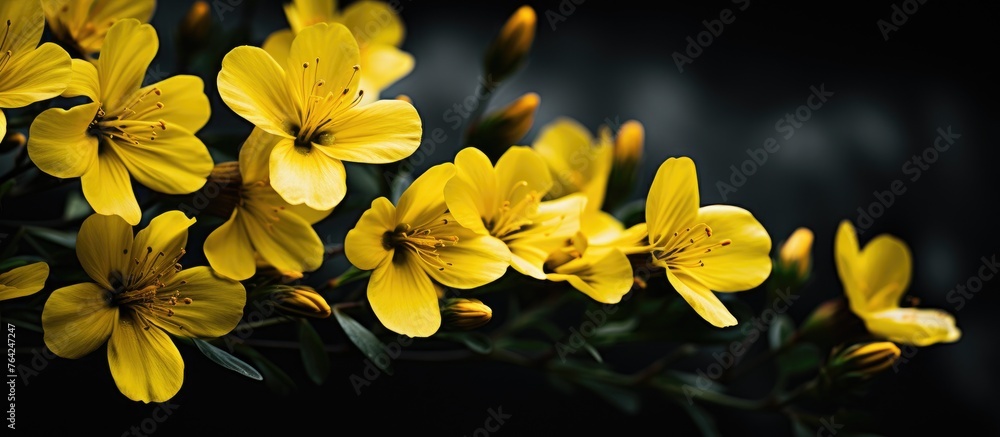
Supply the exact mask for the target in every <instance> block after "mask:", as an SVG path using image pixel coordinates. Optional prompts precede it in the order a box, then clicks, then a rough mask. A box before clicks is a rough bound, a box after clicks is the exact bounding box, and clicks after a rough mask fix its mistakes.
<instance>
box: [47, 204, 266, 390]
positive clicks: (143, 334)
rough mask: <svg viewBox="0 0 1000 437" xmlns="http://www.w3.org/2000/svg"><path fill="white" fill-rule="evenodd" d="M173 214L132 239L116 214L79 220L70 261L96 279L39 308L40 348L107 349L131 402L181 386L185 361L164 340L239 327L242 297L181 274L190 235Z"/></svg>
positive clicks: (232, 286) (208, 275) (229, 284)
mask: <svg viewBox="0 0 1000 437" xmlns="http://www.w3.org/2000/svg"><path fill="white" fill-rule="evenodd" d="M192 223H194V219H189V218H187V217H185V216H184V213H182V212H180V211H170V212H166V213H163V214H161V215H160V216H158V217H156V218H154V219H153V220H152V221H151V222H150V223H149V226H147V227H146V229H143V230H142V231H139V233H138V234H136V235H135V237H134V238H133V236H132V228H131V227H130V226H129V225H128V223H126V222H125V221H124V220H122V219H121V218H120V217H117V216H105V215H100V214H94V215H91V216H90V217H88V218H87V219H86V220H84V222H83V225H82V226H81V227H80V233H79V236H78V238H77V245H76V254H77V257H78V258H79V259H80V264H81V265H82V266H83V269H84V270H85V271H86V272H87V275H89V276H90V278H91V279H93V281H94V282H86V283H82V284H76V285H70V286H68V287H63V288H60V289H58V290H56V291H54V292H52V295H51V296H50V297H49V299H48V300H47V301H46V302H45V308H44V309H43V310H42V329H43V331H44V338H45V345H46V346H47V347H48V348H49V349H50V350H52V352H54V353H55V354H56V355H58V356H60V357H63V358H73V359H76V358H81V357H83V356H85V355H87V354H89V353H91V352H93V351H94V350H96V349H97V348H98V347H100V346H101V345H102V344H104V343H105V342H107V344H108V363H109V364H110V366H111V376H113V377H114V379H115V383H116V384H117V385H118V389H119V390H120V391H121V392H122V394H124V395H125V396H126V397H128V398H129V399H132V400H134V401H143V402H164V401H166V400H168V399H170V398H171V397H173V396H174V395H175V394H176V393H177V391H178V390H180V388H181V383H182V382H183V380H184V361H183V360H182V359H181V355H180V353H179V352H178V351H177V347H176V346H175V345H174V343H173V341H172V340H171V339H170V336H171V335H173V336H177V337H190V338H214V337H220V336H222V335H225V334H226V333H228V332H229V331H231V330H232V329H233V328H235V327H236V324H237V323H238V322H239V321H240V318H241V317H242V315H243V306H244V305H245V304H246V291H245V290H244V289H243V285H241V284H240V283H239V282H236V281H233V280H229V279H225V278H222V277H219V276H216V275H215V274H214V273H213V272H212V270H211V269H210V268H208V267H194V268H190V269H186V270H182V269H181V265H180V264H177V262H178V260H180V258H181V256H183V255H184V245H185V244H186V243H187V229H188V227H189V226H191V224H192Z"/></svg>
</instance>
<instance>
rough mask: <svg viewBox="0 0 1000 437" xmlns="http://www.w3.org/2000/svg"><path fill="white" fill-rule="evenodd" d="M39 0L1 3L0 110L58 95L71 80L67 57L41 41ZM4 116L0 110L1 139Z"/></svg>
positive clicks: (64, 52) (57, 48) (57, 47)
mask: <svg viewBox="0 0 1000 437" xmlns="http://www.w3.org/2000/svg"><path fill="white" fill-rule="evenodd" d="M38 8H39V2H38V0H33V1H32V0H21V1H4V2H0V23H2V24H3V25H4V26H6V27H4V29H3V36H2V39H0V108H20V107H22V106H24V105H27V104H29V103H34V102H37V101H40V100H45V99H48V98H52V97H55V96H58V95H59V93H61V92H63V90H64V89H66V85H67V84H68V83H69V80H70V73H71V71H72V70H71V68H70V58H69V54H67V53H66V51H65V50H63V49H62V48H61V47H59V46H57V45H55V44H52V43H45V44H42V45H40V46H39V45H38V42H39V41H40V40H41V39H42V30H43V28H44V27H45V18H44V17H42V15H41V14H39V13H38ZM5 135H7V117H6V116H5V115H4V113H3V111H2V110H0V138H3V137H4V136H5Z"/></svg>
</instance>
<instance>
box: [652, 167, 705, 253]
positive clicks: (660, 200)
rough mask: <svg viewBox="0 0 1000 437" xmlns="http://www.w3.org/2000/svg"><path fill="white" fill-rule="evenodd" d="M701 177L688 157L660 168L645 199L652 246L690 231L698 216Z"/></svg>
mask: <svg viewBox="0 0 1000 437" xmlns="http://www.w3.org/2000/svg"><path fill="white" fill-rule="evenodd" d="M699 202H700V200H699V197H698V175H697V174H696V173H695V167H694V162H693V161H691V159H690V158H688V157H681V158H669V159H667V160H666V161H664V162H663V164H661V165H660V169H659V170H657V171H656V177H654V178H653V185H652V186H651V187H649V196H648V197H647V198H646V226H647V227H648V229H649V242H650V243H651V244H654V245H655V244H657V243H659V242H660V241H661V240H663V239H665V238H667V237H669V236H672V235H673V233H674V232H677V231H679V230H682V229H684V228H686V227H690V226H692V225H694V224H696V223H697V222H695V220H696V217H697V216H698V207H699V206H700V205H699Z"/></svg>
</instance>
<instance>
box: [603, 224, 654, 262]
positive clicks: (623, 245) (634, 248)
mask: <svg viewBox="0 0 1000 437" xmlns="http://www.w3.org/2000/svg"><path fill="white" fill-rule="evenodd" d="M647 236H648V233H647V231H646V224H645V223H639V224H637V225H635V226H632V227H631V228H628V229H626V230H625V232H623V233H622V234H621V235H620V236H619V237H618V238H617V239H616V240H615V241H614V242H612V243H611V244H609V246H612V247H616V248H618V250H621V251H622V253H624V254H625V255H635V254H638V253H647V252H649V249H650V247H649V244H648V241H647Z"/></svg>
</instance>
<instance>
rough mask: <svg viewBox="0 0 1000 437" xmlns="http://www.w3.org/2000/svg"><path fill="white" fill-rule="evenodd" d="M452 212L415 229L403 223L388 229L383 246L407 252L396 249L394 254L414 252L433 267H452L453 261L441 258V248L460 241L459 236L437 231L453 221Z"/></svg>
mask: <svg viewBox="0 0 1000 437" xmlns="http://www.w3.org/2000/svg"><path fill="white" fill-rule="evenodd" d="M451 220H452V218H451V214H445V216H444V217H443V218H442V219H441V220H439V221H437V222H434V223H432V224H430V225H428V226H426V227H423V228H417V229H413V228H411V227H410V225H408V224H401V225H399V226H396V229H395V230H393V231H387V232H386V233H385V235H383V236H382V246H383V247H385V249H386V250H389V249H405V251H406V252H404V251H402V250H396V252H395V254H394V255H393V256H394V259H393V260H394V261H395V260H396V258H395V257H399V256H401V255H402V254H403V253H407V252H408V253H412V254H414V255H416V257H417V259H419V260H420V261H423V262H425V263H427V264H430V265H431V266H432V267H434V268H436V269H438V270H441V271H444V269H445V268H447V267H450V266H451V265H452V263H450V262H446V261H445V260H443V259H442V258H441V253H440V252H439V250H440V249H441V248H442V247H446V246H454V245H455V244H457V243H458V237H457V236H455V235H437V234H436V232H437V231H440V230H441V228H443V227H444V226H447V225H448V224H449V223H451Z"/></svg>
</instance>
